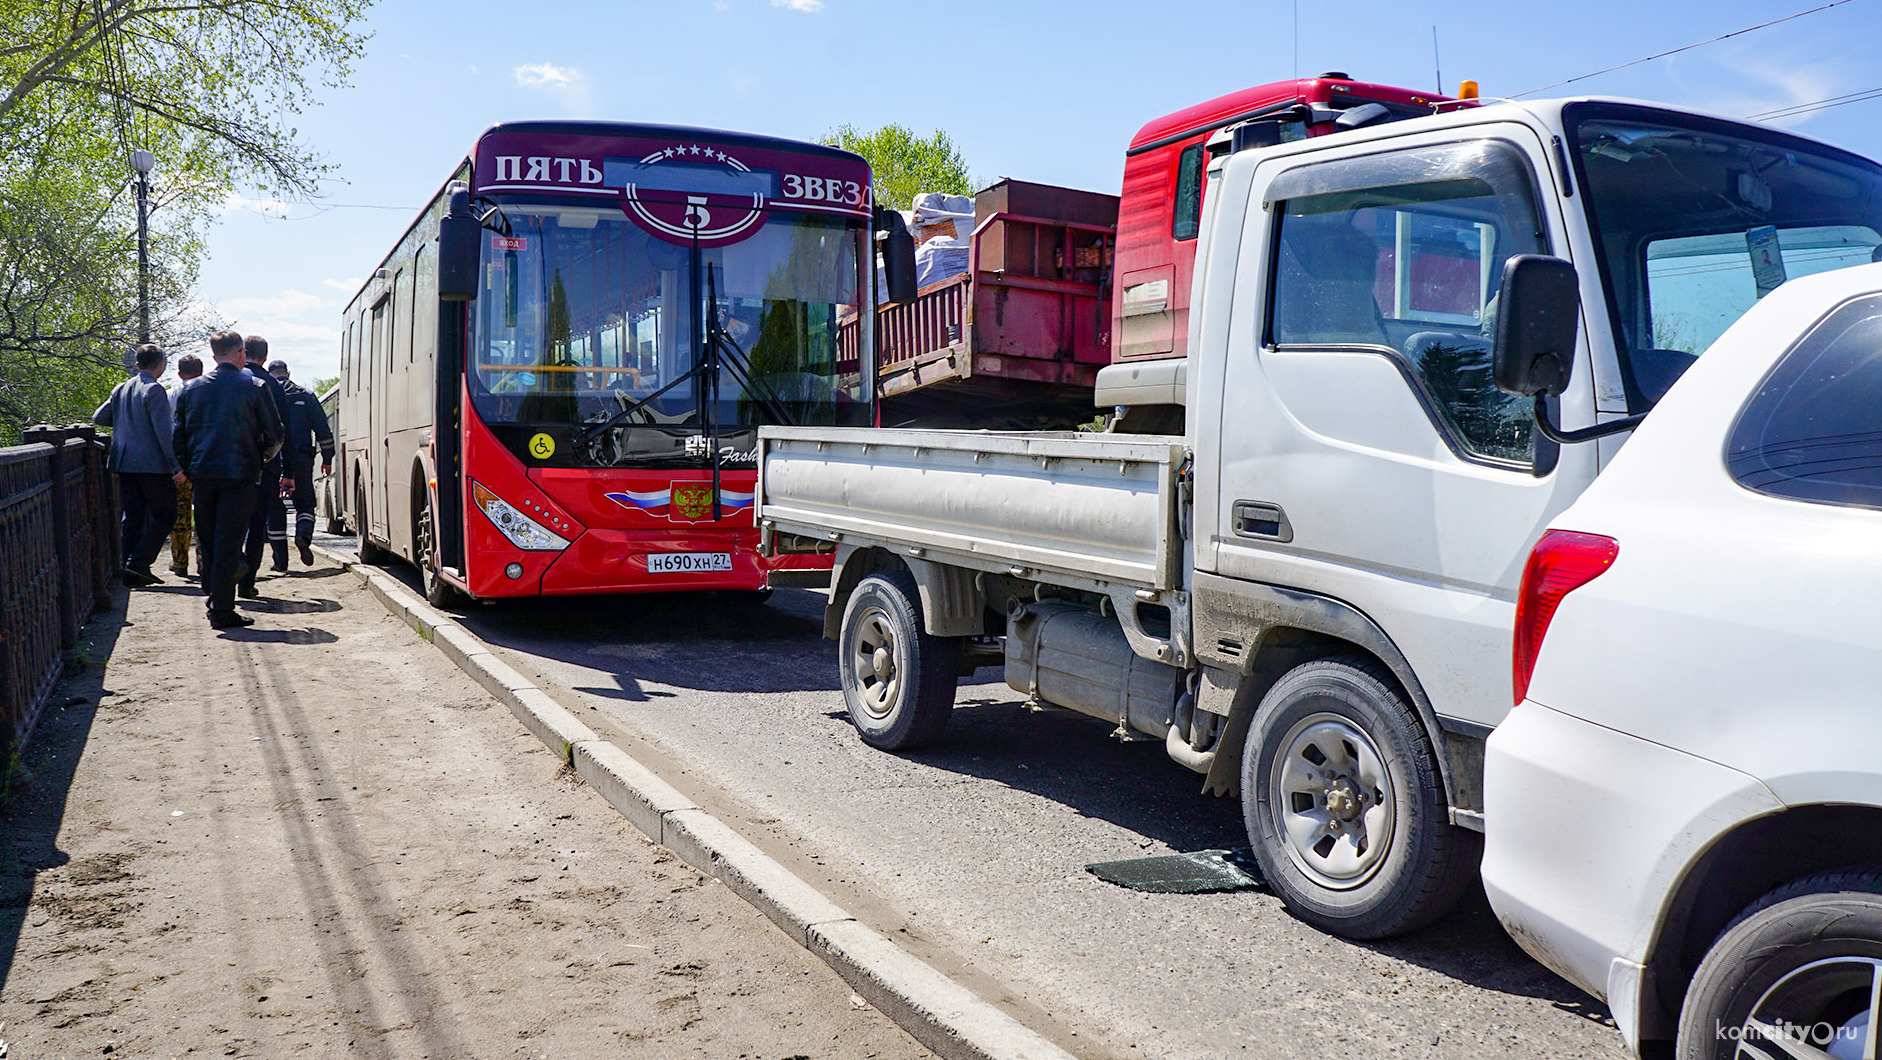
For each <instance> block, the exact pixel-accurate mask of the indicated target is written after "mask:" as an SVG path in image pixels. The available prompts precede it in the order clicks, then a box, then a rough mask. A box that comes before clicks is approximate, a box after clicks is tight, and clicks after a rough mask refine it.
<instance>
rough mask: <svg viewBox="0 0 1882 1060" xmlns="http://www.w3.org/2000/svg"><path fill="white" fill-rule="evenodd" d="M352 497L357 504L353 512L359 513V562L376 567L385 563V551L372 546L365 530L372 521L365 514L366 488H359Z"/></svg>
mask: <svg viewBox="0 0 1882 1060" xmlns="http://www.w3.org/2000/svg"><path fill="white" fill-rule="evenodd" d="M354 496H355V499H356V501H357V503H355V504H354V506H353V510H354V511H355V512H358V513H359V531H358V532H359V561H360V562H361V563H364V564H366V565H367V566H369V567H374V566H378V565H379V564H381V563H383V562H385V558H386V550H385V549H383V548H380V547H379V546H378V545H375V544H373V540H372V537H371V536H370V535H368V534H367V532H366V528H367V527H369V526H371V525H372V519H370V518H369V517H368V516H367V514H366V487H365V486H363V485H362V486H360V487H359V491H358V492H357V493H356V494H355V495H354Z"/></svg>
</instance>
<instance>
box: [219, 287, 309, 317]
mask: <svg viewBox="0 0 1882 1060" xmlns="http://www.w3.org/2000/svg"><path fill="white" fill-rule="evenodd" d="M330 305H332V302H331V300H329V299H327V298H323V297H321V296H320V295H317V294H308V293H307V292H306V291H296V290H292V289H288V290H283V291H281V292H280V293H278V294H272V295H247V296H244V297H241V298H229V299H225V300H224V301H223V302H222V303H221V305H220V308H221V309H222V311H223V312H224V313H228V314H231V315H233V316H238V317H247V316H261V317H275V318H279V317H288V318H294V317H299V316H301V315H302V314H305V313H311V312H314V311H316V310H319V309H324V308H327V307H329V306H330Z"/></svg>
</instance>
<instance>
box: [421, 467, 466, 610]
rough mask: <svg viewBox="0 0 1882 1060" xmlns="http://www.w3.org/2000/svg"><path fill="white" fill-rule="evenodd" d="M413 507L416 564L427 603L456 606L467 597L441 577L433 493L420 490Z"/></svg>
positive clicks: (438, 605)
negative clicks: (432, 499)
mask: <svg viewBox="0 0 1882 1060" xmlns="http://www.w3.org/2000/svg"><path fill="white" fill-rule="evenodd" d="M412 508H413V512H412V565H413V566H414V567H417V568H418V580H419V583H420V584H422V585H423V586H424V587H425V602H426V603H428V604H430V605H431V606H433V607H452V606H455V605H456V604H458V603H460V602H461V601H462V600H463V599H464V594H463V593H462V592H461V591H459V590H458V587H457V586H455V585H452V584H451V583H450V582H448V581H445V580H444V579H443V578H442V577H440V576H439V575H438V539H437V533H438V528H437V524H436V523H435V522H434V521H433V520H432V518H431V491H430V490H428V489H425V488H423V487H420V489H419V490H418V496H417V497H416V498H414V503H413V504H412Z"/></svg>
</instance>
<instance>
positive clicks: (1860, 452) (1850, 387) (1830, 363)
mask: <svg viewBox="0 0 1882 1060" xmlns="http://www.w3.org/2000/svg"><path fill="white" fill-rule="evenodd" d="M1725 455H1726V466H1727V468H1728V469H1729V470H1730V472H1731V475H1732V477H1733V478H1734V479H1736V480H1737V481H1738V482H1739V484H1740V485H1743V486H1745V487H1746V488H1748V489H1752V490H1756V491H1757V492H1759V493H1764V494H1769V495H1771V496H1774V497H1785V498H1789V499H1792V500H1800V501H1809V502H1812V503H1816V504H1839V505H1846V506H1850V507H1856V508H1876V509H1882V295H1870V296H1868V297H1864V298H1859V299H1857V300H1855V301H1852V302H1848V303H1845V304H1844V305H1843V306H1841V307H1839V308H1838V309H1837V310H1836V311H1834V312H1832V313H1831V314H1830V315H1829V316H1828V317H1826V318H1824V320H1823V322H1822V323H1820V324H1818V325H1817V326H1816V327H1815V328H1812V329H1811V331H1810V333H1809V334H1808V335H1806V336H1804V338H1803V339H1802V341H1800V342H1799V343H1798V344H1797V345H1796V347H1795V348H1793V349H1792V350H1791V351H1790V352H1789V353H1787V354H1785V355H1784V358H1783V359H1782V360H1780V361H1779V362H1778V363H1777V366H1776V367H1774V368H1772V369H1771V372H1770V374H1769V375H1767V376H1766V377H1765V379H1764V382H1763V384H1762V385H1760V386H1759V387H1758V390H1757V392H1756V393H1755V394H1753V395H1752V396H1751V399H1750V400H1749V401H1747V402H1746V403H1745V407H1744V409H1743V411H1741V412H1740V413H1739V414H1738V422H1737V423H1736V424H1735V425H1734V426H1733V427H1732V435H1731V441H1730V442H1729V443H1728V444H1727V446H1726V454H1725Z"/></svg>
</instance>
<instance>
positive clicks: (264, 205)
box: [222, 195, 293, 217]
mask: <svg viewBox="0 0 1882 1060" xmlns="http://www.w3.org/2000/svg"><path fill="white" fill-rule="evenodd" d="M292 208H293V207H292V204H291V203H288V202H286V201H284V200H281V199H275V198H266V199H256V198H250V197H249V196H246V195H229V196H227V197H225V198H224V199H223V200H222V212H223V213H230V212H233V211H235V210H243V211H246V212H248V213H258V214H261V215H262V216H264V217H286V216H287V215H288V211H289V210H290V209H292Z"/></svg>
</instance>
